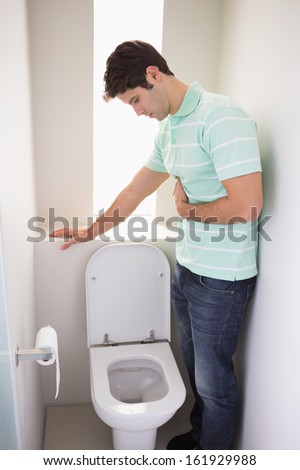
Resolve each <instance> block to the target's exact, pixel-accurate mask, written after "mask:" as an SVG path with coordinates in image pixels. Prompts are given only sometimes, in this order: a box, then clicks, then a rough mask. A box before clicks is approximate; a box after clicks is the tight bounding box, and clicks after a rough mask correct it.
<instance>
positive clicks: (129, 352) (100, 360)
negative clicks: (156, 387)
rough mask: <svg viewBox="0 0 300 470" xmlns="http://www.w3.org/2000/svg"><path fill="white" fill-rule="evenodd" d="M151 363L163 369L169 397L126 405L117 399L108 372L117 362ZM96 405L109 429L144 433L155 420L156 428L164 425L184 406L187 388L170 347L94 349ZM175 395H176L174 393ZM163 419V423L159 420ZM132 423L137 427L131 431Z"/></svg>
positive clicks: (92, 350)
mask: <svg viewBox="0 0 300 470" xmlns="http://www.w3.org/2000/svg"><path fill="white" fill-rule="evenodd" d="M140 358H143V359H148V360H150V361H153V363H154V365H155V363H156V364H158V365H159V367H160V368H161V369H162V371H163V374H164V379H165V380H166V382H167V386H168V391H167V393H166V395H165V396H164V397H163V398H161V399H160V400H157V401H150V402H142V403H123V402H121V401H118V400H117V399H116V398H114V397H113V395H112V394H111V391H110V387H109V379H108V369H109V366H110V365H112V364H113V363H114V362H116V361H118V362H119V361H120V360H123V359H124V360H126V359H140ZM90 367H91V389H92V401H93V405H94V408H95V411H96V413H97V414H98V416H99V417H100V418H101V419H102V420H103V421H104V422H105V423H106V424H108V425H109V426H111V427H115V426H116V422H115V419H116V420H117V422H118V428H119V429H121V430H122V429H124V430H126V431H130V430H132V431H143V430H144V429H145V416H147V428H149V419H150V420H151V417H153V423H155V427H157V426H160V425H161V424H164V423H165V422H166V421H167V420H168V419H169V417H172V416H173V414H174V410H177V409H178V408H179V407H180V406H181V405H182V404H183V402H184V399H185V394H186V392H185V387H184V385H183V382H182V379H181V376H180V374H179V371H178V368H177V365H176V362H175V359H174V356H173V354H172V351H171V348H170V345H169V343H167V342H162V343H152V344H150V343H149V344H131V345H120V346H117V347H93V348H90ZM174 391H175V393H174ZM160 418H161V422H158V419H160ZM131 421H132V423H133V426H132V427H131Z"/></svg>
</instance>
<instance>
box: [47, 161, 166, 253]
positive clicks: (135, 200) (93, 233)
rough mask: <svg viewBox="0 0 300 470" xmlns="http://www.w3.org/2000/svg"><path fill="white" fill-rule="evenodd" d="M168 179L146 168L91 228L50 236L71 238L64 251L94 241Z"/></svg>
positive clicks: (56, 232)
mask: <svg viewBox="0 0 300 470" xmlns="http://www.w3.org/2000/svg"><path fill="white" fill-rule="evenodd" d="M168 177H169V175H168V174H167V173H160V172H157V171H153V170H150V169H149V168H147V167H145V166H144V167H142V168H141V169H140V171H139V172H138V173H137V174H136V175H135V176H134V177H133V179H132V181H131V182H130V183H129V185H128V186H126V188H124V189H123V190H122V191H121V192H120V194H119V195H118V196H117V197H116V199H115V200H114V202H113V203H112V205H111V206H110V207H109V208H108V209H107V210H106V211H105V212H104V214H103V215H101V216H100V217H99V218H98V219H97V220H96V221H95V222H94V223H93V224H92V225H91V226H90V227H88V228H82V229H79V230H75V229H61V230H56V231H54V232H53V233H51V234H50V236H51V237H69V238H70V240H69V241H68V242H66V243H64V244H63V245H62V247H61V249H62V250H65V249H67V248H69V247H70V246H71V245H74V244H75V243H78V242H86V241H89V240H93V239H94V238H95V237H97V236H98V235H102V234H103V233H104V232H107V231H108V230H110V229H112V228H113V227H115V226H117V225H119V224H120V223H121V222H123V221H124V220H125V219H126V218H127V217H128V216H129V215H130V214H132V212H133V211H134V209H136V207H137V206H138V205H139V204H140V203H141V202H142V201H143V200H144V199H145V198H146V197H147V196H149V195H150V194H152V193H153V192H154V191H155V190H156V189H157V188H158V187H159V186H160V185H161V184H162V183H163V182H164V181H165V180H166V179H167V178H168Z"/></svg>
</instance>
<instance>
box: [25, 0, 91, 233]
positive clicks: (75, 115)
mask: <svg viewBox="0 0 300 470" xmlns="http://www.w3.org/2000/svg"><path fill="white" fill-rule="evenodd" d="M28 25H29V39H30V43H29V44H30V57H31V64H32V102H33V118H34V136H35V138H34V150H35V165H36V175H37V194H38V197H37V215H39V216H41V217H44V218H47V216H48V209H49V208H54V209H55V214H56V216H60V217H67V218H68V219H69V220H71V218H72V217H78V219H79V221H80V223H82V224H84V223H86V220H87V217H88V216H92V215H93V0H28Z"/></svg>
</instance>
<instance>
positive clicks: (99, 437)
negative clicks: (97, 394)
mask: <svg viewBox="0 0 300 470" xmlns="http://www.w3.org/2000/svg"><path fill="white" fill-rule="evenodd" d="M192 406H193V399H192V398H191V397H188V398H187V399H186V402H185V404H184V405H183V406H182V407H181V408H180V410H178V412H177V413H176V414H175V416H173V418H172V419H170V421H169V422H168V423H166V424H165V425H164V426H161V427H160V428H159V429H158V433H157V445H156V448H157V449H166V445H167V443H168V442H169V440H170V439H171V438H172V437H173V436H175V435H177V434H181V433H183V432H186V431H188V430H189V429H190V424H189V414H190V410H191V408H192ZM44 449H45V450H59V449H63V450H69V449H72V450H74V449H78V450H85V449H87V450H91V449H92V450H96V449H102V450H110V449H112V439H111V430H110V428H109V427H108V426H107V425H106V424H104V423H103V422H102V421H101V420H100V419H99V418H98V416H97V415H96V413H95V411H94V409H93V406H92V405H75V406H51V407H48V408H47V410H46V421H45V433H44Z"/></svg>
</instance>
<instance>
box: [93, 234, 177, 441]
mask: <svg viewBox="0 0 300 470" xmlns="http://www.w3.org/2000/svg"><path fill="white" fill-rule="evenodd" d="M86 297H87V330H88V346H89V349H90V375H91V394H92V401H93V405H94V409H95V411H96V413H97V414H98V416H99V417H100V418H101V419H102V421H104V422H105V423H106V424H107V425H108V426H110V427H111V428H112V432H113V446H114V449H133V450H137V449H145V450H146V449H155V443H156V433H157V428H158V427H159V426H161V425H163V424H164V423H166V422H167V421H168V420H169V419H170V418H171V417H172V416H173V415H174V414H175V412H176V411H177V409H178V408H180V406H181V405H182V404H183V402H184V400H185V395H186V391H185V387H184V384H183V381H182V378H181V376H180V373H179V370H178V368H177V365H176V362H175V359H174V357H173V354H172V351H171V348H170V345H169V341H170V320H171V319H170V267H169V263H168V261H167V258H166V257H165V255H164V254H163V253H162V252H161V251H160V250H159V249H158V248H155V247H154V246H153V245H148V244H144V243H120V244H110V245H107V246H105V247H103V248H101V249H100V250H98V251H97V252H96V253H95V254H94V255H93V256H92V257H91V259H90V261H89V263H88V265H87V269H86Z"/></svg>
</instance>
